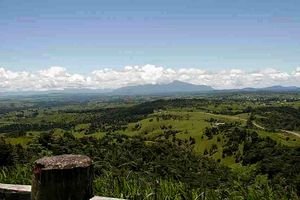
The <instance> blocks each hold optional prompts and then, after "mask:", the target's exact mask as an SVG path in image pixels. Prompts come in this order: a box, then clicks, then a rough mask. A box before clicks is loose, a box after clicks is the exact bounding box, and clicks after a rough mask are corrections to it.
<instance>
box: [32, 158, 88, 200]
mask: <svg viewBox="0 0 300 200" xmlns="http://www.w3.org/2000/svg"><path fill="white" fill-rule="evenodd" d="M92 182H93V165H92V160H91V159H90V158H89V157H87V156H82V155H61V156H53V157H44V158H41V159H39V160H37V161H36V162H35V163H34V169H33V179H32V189H31V199H32V200H89V199H90V198H91V197H93V191H92Z"/></svg>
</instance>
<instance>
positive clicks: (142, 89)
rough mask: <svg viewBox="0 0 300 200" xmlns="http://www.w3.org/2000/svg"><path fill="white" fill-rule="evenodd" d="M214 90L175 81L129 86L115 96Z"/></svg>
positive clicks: (118, 90)
mask: <svg viewBox="0 0 300 200" xmlns="http://www.w3.org/2000/svg"><path fill="white" fill-rule="evenodd" d="M213 90H214V89H213V88H212V87H210V86H206V85H194V84H190V83H185V82H181V81H173V82H171V83H167V84H147V85H137V86H127V87H122V88H119V89H116V90H114V91H113V94H118V95H149V94H170V93H193V92H211V91H213Z"/></svg>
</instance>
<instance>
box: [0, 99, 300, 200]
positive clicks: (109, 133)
mask: <svg viewBox="0 0 300 200" xmlns="http://www.w3.org/2000/svg"><path fill="white" fill-rule="evenodd" d="M158 98H160V99H158ZM9 102H13V103H9ZM299 102H300V96H299V95H298V94H284V95H283V94H254V93H250V94H247V93H245V94H222V95H220V94H216V95H208V96H198V97H191V98H187V97H184V98H183V97H180V98H176V99H171V98H169V97H165V98H164V97H136V98H128V97H99V96H94V95H92V96H86V97H80V96H75V97H74V96H72V98H71V97H69V98H65V99H63V98H61V97H60V96H51V97H48V98H47V99H45V98H44V97H41V96H40V97H34V98H33V97H26V98H23V99H14V100H13V101H12V100H11V99H7V100H5V99H1V100H0V104H1V105H3V107H1V109H0V138H1V139H0V182H3V183H18V184H30V182H31V165H32V163H33V162H34V160H36V159H38V158H40V157H43V156H46V155H59V154H70V153H74V154H85V155H88V156H90V157H91V158H92V159H93V160H94V161H95V174H96V178H95V182H94V190H95V192H96V193H97V194H98V195H102V196H113V197H123V198H127V199H249V200H250V199H298V198H299V195H300V188H299V185H300V160H299V157H300V137H298V136H297V134H291V133H288V132H284V131H282V130H290V131H293V132H297V131H299V127H298V121H299V119H300V117H299V105H300V103H299Z"/></svg>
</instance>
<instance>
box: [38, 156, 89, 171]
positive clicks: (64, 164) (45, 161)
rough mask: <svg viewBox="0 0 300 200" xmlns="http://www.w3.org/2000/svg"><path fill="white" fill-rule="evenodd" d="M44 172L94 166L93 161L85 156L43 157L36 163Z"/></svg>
mask: <svg viewBox="0 0 300 200" xmlns="http://www.w3.org/2000/svg"><path fill="white" fill-rule="evenodd" d="M35 165H38V166H40V167H41V168H42V170H51V169H73V168H85V167H89V166H91V165H92V160H91V159H90V158H89V157H87V156H83V155H60V156H51V157H43V158H41V159H39V160H37V161H35Z"/></svg>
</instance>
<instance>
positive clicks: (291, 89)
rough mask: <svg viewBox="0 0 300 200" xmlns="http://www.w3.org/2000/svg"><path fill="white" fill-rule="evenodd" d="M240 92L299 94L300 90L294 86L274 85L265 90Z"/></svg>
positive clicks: (257, 89) (248, 89)
mask: <svg viewBox="0 0 300 200" xmlns="http://www.w3.org/2000/svg"><path fill="white" fill-rule="evenodd" d="M241 90H242V91H249V92H256V91H267V92H297V91H299V92H300V88H299V87H296V86H287V87H285V86H281V85H275V86H271V87H265V88H244V89H241Z"/></svg>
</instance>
